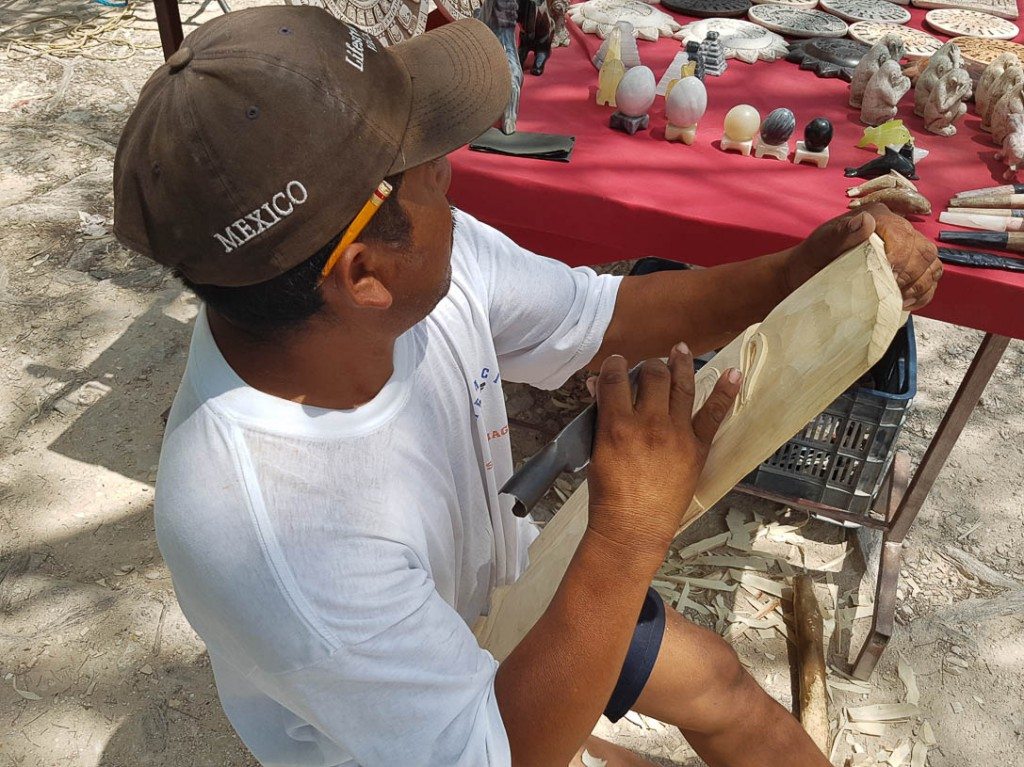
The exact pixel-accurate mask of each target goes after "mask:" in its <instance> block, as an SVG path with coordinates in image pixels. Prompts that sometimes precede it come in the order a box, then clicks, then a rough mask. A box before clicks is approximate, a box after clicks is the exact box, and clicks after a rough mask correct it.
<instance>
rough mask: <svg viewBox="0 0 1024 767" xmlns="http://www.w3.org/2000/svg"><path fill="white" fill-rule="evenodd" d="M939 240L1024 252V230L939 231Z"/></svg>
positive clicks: (955, 243)
mask: <svg viewBox="0 0 1024 767" xmlns="http://www.w3.org/2000/svg"><path fill="white" fill-rule="evenodd" d="M939 242H949V243H952V244H954V245H976V246H978V247H980V248H997V249H999V250H1011V251H1016V252H1018V253H1024V232H939Z"/></svg>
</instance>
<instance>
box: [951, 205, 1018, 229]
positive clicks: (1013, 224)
mask: <svg viewBox="0 0 1024 767" xmlns="http://www.w3.org/2000/svg"><path fill="white" fill-rule="evenodd" d="M968 210H970V209H969V208H960V209H957V210H947V211H944V212H942V213H940V214H939V221H941V222H942V223H943V224H952V225H953V226H962V227H964V228H966V229H987V230H988V231H990V232H1020V231H1024V216H982V215H975V214H973V213H969V212H968ZM1019 212H1020V213H1024V210H1022V211H1019Z"/></svg>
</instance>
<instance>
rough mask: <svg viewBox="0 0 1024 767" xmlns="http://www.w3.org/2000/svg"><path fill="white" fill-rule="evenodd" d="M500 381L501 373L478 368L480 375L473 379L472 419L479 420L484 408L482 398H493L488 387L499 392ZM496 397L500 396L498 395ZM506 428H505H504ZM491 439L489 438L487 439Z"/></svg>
mask: <svg viewBox="0 0 1024 767" xmlns="http://www.w3.org/2000/svg"><path fill="white" fill-rule="evenodd" d="M500 381H501V373H499V372H498V371H497V370H491V369H490V368H489V367H483V368H480V373H479V374H478V375H477V377H476V378H474V379H473V395H474V396H473V417H474V418H479V417H480V411H481V409H482V408H483V406H484V397H487V396H493V395H490V394H489V393H488V386H489V387H490V390H491V391H497V392H500V391H501V389H500V388H499V387H498V383H499V382H500ZM498 396H501V395H500V394H499V395H498ZM506 428H507V427H506ZM487 438H488V439H491V437H490V436H488V437H487Z"/></svg>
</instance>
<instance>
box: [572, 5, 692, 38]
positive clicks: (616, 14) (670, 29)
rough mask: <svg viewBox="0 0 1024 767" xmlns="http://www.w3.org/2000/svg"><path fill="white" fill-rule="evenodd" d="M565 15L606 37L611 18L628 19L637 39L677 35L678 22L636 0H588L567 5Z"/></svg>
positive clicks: (584, 29) (612, 27) (613, 19)
mask: <svg viewBox="0 0 1024 767" xmlns="http://www.w3.org/2000/svg"><path fill="white" fill-rule="evenodd" d="M568 15H569V18H571V19H572V20H573V21H575V22H576V24H577V25H579V27H580V29H582V30H583V31H584V32H587V33H589V34H592V35H598V36H599V37H602V38H604V37H607V36H608V34H609V33H610V32H611V31H612V29H614V27H615V22H617V21H628V22H629V23H630V24H632V25H633V29H634V30H636V36H637V37H639V38H640V39H641V40H650V41H651V42H655V41H656V40H657V39H658V37H659V36H661V37H676V38H678V37H679V30H680V29H682V28H683V26H682V24H680V23H679V22H677V21H676V20H675V19H673V18H672V17H671V16H669V15H668V14H667V13H665V12H664V11H659V10H658V9H657V8H655V7H654V6H651V5H648V4H647V3H641V2H640V0H589V2H586V3H579V4H578V5H571V6H569V14H568Z"/></svg>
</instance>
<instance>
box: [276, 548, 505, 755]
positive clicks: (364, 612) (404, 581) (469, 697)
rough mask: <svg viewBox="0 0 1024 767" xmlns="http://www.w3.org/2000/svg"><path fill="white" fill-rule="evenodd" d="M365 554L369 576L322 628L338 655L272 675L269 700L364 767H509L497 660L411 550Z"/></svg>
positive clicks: (349, 590)
mask: <svg viewBox="0 0 1024 767" xmlns="http://www.w3.org/2000/svg"><path fill="white" fill-rule="evenodd" d="M370 545H372V546H373V548H374V549H375V556H374V557H373V558H372V559H371V560H366V559H363V560H362V561H364V562H365V563H366V564H367V568H366V573H365V574H364V576H365V577H360V576H359V575H356V574H354V573H353V574H352V575H354V577H353V578H352V581H353V582H350V583H349V584H347V586H346V587H345V588H341V587H339V588H337V591H338V593H339V603H340V601H342V600H341V598H340V595H341V594H342V593H344V594H345V597H344V602H346V604H347V607H342V606H341V605H340V604H339V608H340V612H338V613H336V614H334V615H333V616H330V618H329V620H328V626H329V629H330V630H331V631H332V633H334V634H335V636H336V637H337V639H338V640H339V646H338V647H337V649H336V650H335V651H334V652H332V653H331V654H330V655H329V656H328V657H326V658H325V659H323V660H322V661H320V662H318V663H315V664H312V665H309V666H306V667H303V668H300V669H298V670H294V671H288V672H286V673H282V674H278V675H275V677H274V683H275V684H276V685H277V686H278V689H277V690H276V691H275V693H276V694H275V697H276V698H277V699H278V700H280V701H281V702H282V703H284V704H285V705H286V706H287V707H288V708H289V709H291V710H292V711H294V712H295V713H296V714H297V715H299V716H300V717H302V718H303V719H305V720H306V721H308V722H310V723H312V724H313V725H315V726H316V727H317V729H319V730H320V731H321V732H322V733H323V734H324V735H326V736H327V737H328V738H330V737H332V736H333V737H337V739H338V741H339V742H340V743H342V744H343V745H344V748H345V750H346V751H347V752H349V753H351V754H352V756H353V757H354V759H355V761H356V762H357V763H358V764H359V765H360V767H378V765H379V766H381V767H385V766H387V767H390V766H391V765H396V764H400V765H403V767H420V766H422V767H432V766H433V765H439V764H444V765H466V766H467V767H470V766H474V767H475V766H476V765H481V766H484V767H504V766H505V765H509V764H510V763H511V756H510V753H509V745H508V738H507V736H506V734H505V728H504V725H503V724H502V721H501V715H500V713H499V711H498V704H497V700H496V698H495V694H494V675H495V673H496V671H497V668H498V663H497V661H495V660H494V658H493V656H491V655H490V653H488V652H486V651H484V650H482V649H481V648H480V647H479V645H478V644H477V642H476V639H475V638H474V637H473V634H472V632H471V631H470V629H469V627H468V626H467V625H466V623H465V621H464V620H463V619H462V618H461V617H460V616H459V615H458V613H456V611H455V610H454V609H453V608H452V607H451V606H450V605H449V604H448V603H447V602H445V601H444V600H443V599H442V598H441V596H440V595H439V594H438V592H437V590H436V588H435V587H434V583H433V581H432V580H431V578H430V576H429V574H428V573H427V572H426V571H425V570H423V569H422V568H421V567H419V566H417V564H416V562H417V559H416V556H415V554H414V553H413V552H412V551H411V550H410V549H408V548H407V547H406V546H403V545H402V544H399V543H395V542H391V541H385V540H377V541H373V542H372V544H370ZM360 553H361V554H362V555H365V554H366V552H365V551H363V552H360ZM371 570H372V573H371V572H370V571H371ZM324 585H325V587H326V586H327V584H324Z"/></svg>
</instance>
